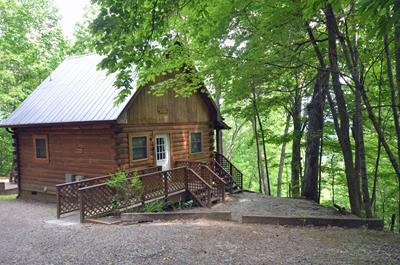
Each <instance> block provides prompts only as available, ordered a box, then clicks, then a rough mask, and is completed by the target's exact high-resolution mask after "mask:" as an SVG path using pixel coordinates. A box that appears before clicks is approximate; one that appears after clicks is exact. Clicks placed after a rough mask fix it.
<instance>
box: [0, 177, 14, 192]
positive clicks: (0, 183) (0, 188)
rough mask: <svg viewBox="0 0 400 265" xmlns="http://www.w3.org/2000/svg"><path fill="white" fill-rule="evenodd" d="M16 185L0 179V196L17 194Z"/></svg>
mask: <svg viewBox="0 0 400 265" xmlns="http://www.w3.org/2000/svg"><path fill="white" fill-rule="evenodd" d="M17 193H18V185H17V184H15V183H10V182H9V181H8V179H0V195H8V194H17Z"/></svg>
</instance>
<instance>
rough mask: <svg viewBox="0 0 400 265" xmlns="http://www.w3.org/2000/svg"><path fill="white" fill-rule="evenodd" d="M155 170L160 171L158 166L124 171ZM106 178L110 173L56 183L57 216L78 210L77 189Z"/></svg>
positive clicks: (142, 172) (92, 184)
mask: <svg viewBox="0 0 400 265" xmlns="http://www.w3.org/2000/svg"><path fill="white" fill-rule="evenodd" d="M157 171H161V167H160V166H157V167H148V168H142V169H137V170H135V169H131V170H127V171H126V172H127V174H128V175H132V174H133V173H134V172H137V174H138V175H142V174H146V173H152V172H157ZM108 179H110V175H107V176H101V177H95V178H89V179H85V180H81V181H74V182H68V183H63V184H58V185H56V194H57V218H60V216H61V215H62V214H65V213H69V212H73V211H76V210H79V208H80V204H79V192H78V190H79V189H80V188H84V187H88V186H94V185H97V184H102V183H105V182H106V181H107V180H108Z"/></svg>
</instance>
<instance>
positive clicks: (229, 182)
mask: <svg viewBox="0 0 400 265" xmlns="http://www.w3.org/2000/svg"><path fill="white" fill-rule="evenodd" d="M212 169H213V171H214V172H215V173H216V174H217V175H218V176H220V177H221V178H222V179H223V180H224V181H225V183H226V186H225V188H226V191H228V192H230V193H232V191H233V189H232V187H233V183H234V181H233V178H232V176H231V175H230V174H229V173H228V172H226V170H225V169H224V168H223V167H222V166H221V165H220V164H219V163H218V162H217V161H215V160H214V164H213V168H212Z"/></svg>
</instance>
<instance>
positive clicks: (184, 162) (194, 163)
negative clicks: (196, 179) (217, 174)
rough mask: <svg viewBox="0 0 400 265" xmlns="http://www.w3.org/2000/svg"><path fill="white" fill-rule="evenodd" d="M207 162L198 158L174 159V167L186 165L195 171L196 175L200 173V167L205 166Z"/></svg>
mask: <svg viewBox="0 0 400 265" xmlns="http://www.w3.org/2000/svg"><path fill="white" fill-rule="evenodd" d="M206 165H207V162H205V161H199V160H177V161H175V166H176V167H188V168H190V169H192V170H193V171H194V172H196V173H197V174H198V175H200V174H201V167H202V166H206Z"/></svg>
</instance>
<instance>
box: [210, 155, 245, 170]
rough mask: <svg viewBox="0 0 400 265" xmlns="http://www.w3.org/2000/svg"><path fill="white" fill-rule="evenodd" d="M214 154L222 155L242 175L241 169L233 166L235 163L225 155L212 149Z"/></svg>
mask: <svg viewBox="0 0 400 265" xmlns="http://www.w3.org/2000/svg"><path fill="white" fill-rule="evenodd" d="M214 154H216V155H219V156H222V157H223V158H224V159H225V160H226V161H227V162H229V164H230V165H231V166H232V167H233V168H234V169H236V170H237V171H239V173H240V174H242V175H243V173H242V171H240V169H238V168H237V167H236V166H235V164H233V163H232V162H231V161H230V160H229V159H228V158H227V157H226V156H224V155H223V154H221V153H217V152H215V151H214Z"/></svg>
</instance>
